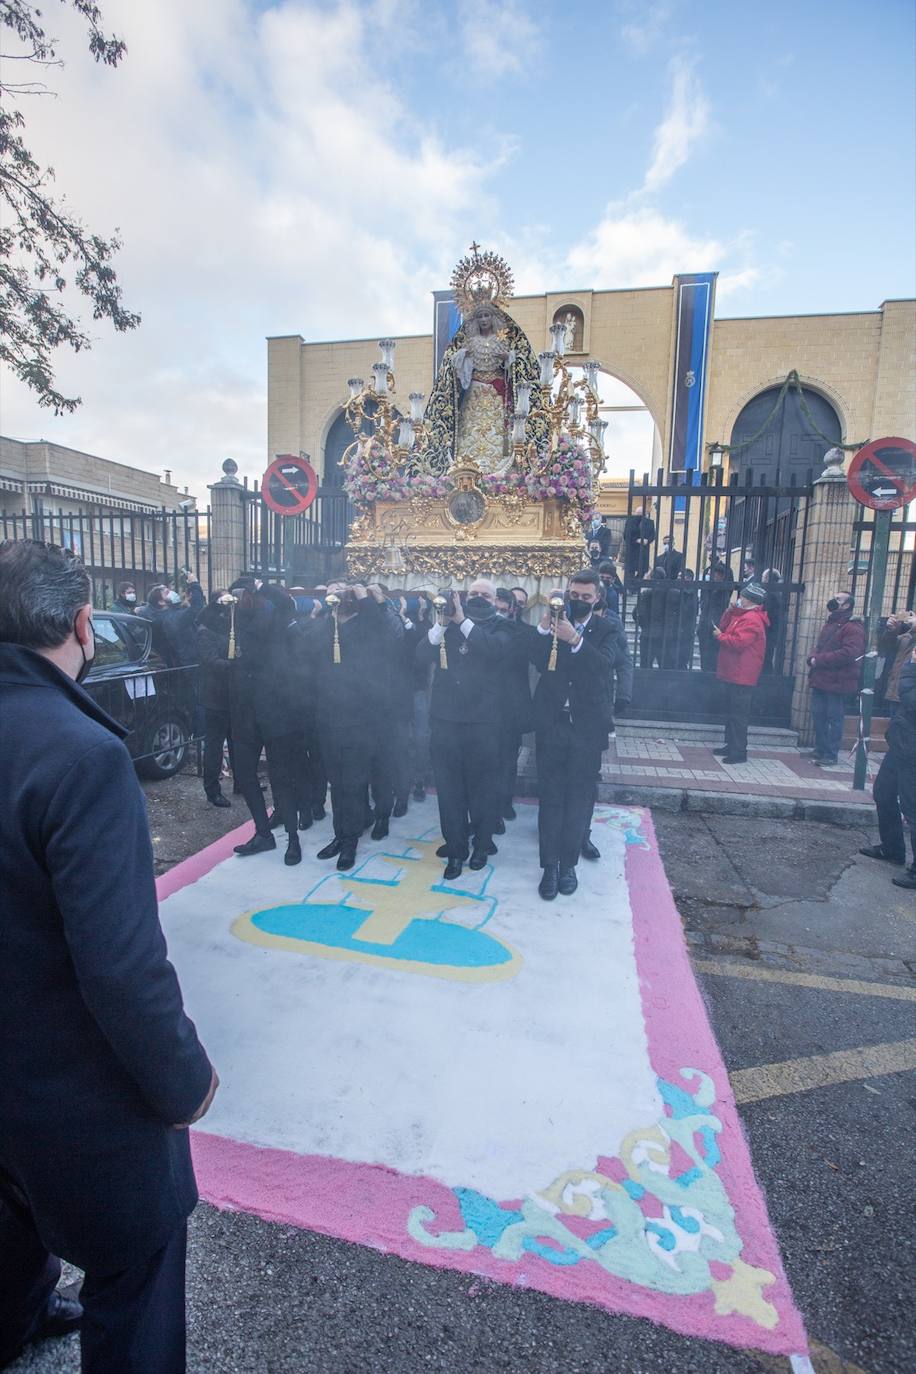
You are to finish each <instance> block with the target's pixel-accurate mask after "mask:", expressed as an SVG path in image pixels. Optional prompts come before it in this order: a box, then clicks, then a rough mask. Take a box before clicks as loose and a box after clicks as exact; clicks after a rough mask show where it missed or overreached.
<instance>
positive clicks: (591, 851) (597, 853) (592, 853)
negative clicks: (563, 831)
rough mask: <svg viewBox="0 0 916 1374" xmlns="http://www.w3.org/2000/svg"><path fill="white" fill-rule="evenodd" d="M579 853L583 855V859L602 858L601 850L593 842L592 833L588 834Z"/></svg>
mask: <svg viewBox="0 0 916 1374" xmlns="http://www.w3.org/2000/svg"><path fill="white" fill-rule="evenodd" d="M579 853H580V854H581V855H582V857H583V859H592V860H594V859H600V858H601V850H600V849H599V848H598V846H597V845H596V844H592V837H591V835H586V837H585V839H584V840H583V841H582V848H581V849H580V851H579Z"/></svg>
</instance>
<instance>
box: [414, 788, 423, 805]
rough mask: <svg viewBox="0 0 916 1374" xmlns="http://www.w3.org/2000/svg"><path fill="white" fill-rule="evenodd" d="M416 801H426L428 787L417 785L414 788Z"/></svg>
mask: <svg viewBox="0 0 916 1374" xmlns="http://www.w3.org/2000/svg"><path fill="white" fill-rule="evenodd" d="M413 799H414V801H426V788H425V787H420V786H417V787H415V788H414V789H413Z"/></svg>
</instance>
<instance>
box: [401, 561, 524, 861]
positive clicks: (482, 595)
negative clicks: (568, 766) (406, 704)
mask: <svg viewBox="0 0 916 1374" xmlns="http://www.w3.org/2000/svg"><path fill="white" fill-rule="evenodd" d="M445 614H446V615H447V616H448V623H447V625H445V626H444V627H443V626H442V625H441V624H438V623H437V624H435V625H433V626H431V627H430V629H429V631H428V633H427V635H426V637H425V639H423V640H421V641H420V643H419V644H418V646H417V656H418V658H419V659H420V660H421V662H431V663H433V664H434V667H435V674H434V677H433V686H432V697H431V700H430V709H429V717H430V741H429V752H430V758H431V760H432V766H433V774H434V777H435V780H436V791H437V793H438V797H439V823H440V825H441V827H442V837H443V839H444V841H445V843H444V845H443V846H442V850H441V851H440V857H443V858H447V860H448V863H447V866H446V869H445V879H446V881H448V882H451V881H452V880H453V879H455V878H458V877H460V875H461V870H462V866H463V865H464V863H465V861H466V860H467V858H468V853H469V851H470V860H471V861H470V867H471V868H473V869H481V868H483V867H484V866H485V865H486V862H487V858H488V856H489V855H490V854H495V853H496V849H495V847H494V845H493V833H494V830H495V828H496V820H497V814H498V805H499V758H500V752H499V730H500V725H499V722H500V709H501V697H502V664H503V660H504V659H505V656H506V654H507V652H508V650H509V646H510V644H511V643H512V638H513V626H512V625H511V623H510V622H509V621H507V620H505V619H503V618H502V617H501V616H499V615H497V613H496V584H495V583H494V582H491V581H490V580H489V579H488V578H484V577H481V578H478V579H477V580H476V582H472V583H471V585H470V587H469V588H468V594H467V599H466V602H465V604H464V606H462V604H461V598H460V597H459V595H458V593H457V592H452V593H451V594H450V596H449V598H448V602H447V607H446V612H445ZM472 832H473V846H472V844H471V839H472Z"/></svg>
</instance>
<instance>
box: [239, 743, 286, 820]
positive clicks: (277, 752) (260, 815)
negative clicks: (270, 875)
mask: <svg viewBox="0 0 916 1374" xmlns="http://www.w3.org/2000/svg"><path fill="white" fill-rule="evenodd" d="M297 740H298V736H297V735H280V736H278V737H277V738H276V739H269V740H262V739H259V738H257V739H251V738H245V739H237V740H236V741H235V780H236V782H237V783H238V785H239V787H240V788H241V789H242V796H243V797H244V798H245V805H246V806H247V807H248V810H249V811H250V812H251V819H252V820H253V821H254V826H255V830H256V831H257V832H258V834H259V835H269V834H270V826H269V825H268V823H267V806H266V805H265V802H264V793H263V792H262V791H261V786H260V783H259V782H258V760H259V759H260V757H261V749H262V748H263V749H264V751H265V753H266V754H267V776H268V778H269V779H270V790H271V792H272V793H273V799H274V806H275V807H276V808H277V810H278V811H279V812H280V815H281V816H282V817H283V825H284V827H285V829H286V833H287V835H290V836H292V835H297V834H298V826H299V814H298V806H297V799H296V748H297Z"/></svg>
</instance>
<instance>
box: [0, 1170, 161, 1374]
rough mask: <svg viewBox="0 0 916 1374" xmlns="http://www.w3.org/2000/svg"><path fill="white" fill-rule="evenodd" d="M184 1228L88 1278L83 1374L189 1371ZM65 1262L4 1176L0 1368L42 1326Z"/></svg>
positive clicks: (0, 1241)
mask: <svg viewBox="0 0 916 1374" xmlns="http://www.w3.org/2000/svg"><path fill="white" fill-rule="evenodd" d="M187 1237H188V1228H187V1223H183V1224H182V1225H181V1226H180V1227H178V1229H177V1230H176V1231H174V1232H173V1234H172V1236H171V1238H170V1240H169V1241H168V1243H167V1244H166V1245H165V1246H164V1247H163V1248H162V1249H161V1250H159V1251H157V1252H156V1254H154V1255H152V1256H150V1258H149V1259H145V1260H142V1261H141V1262H140V1263H138V1264H135V1265H132V1266H131V1268H129V1269H122V1270H120V1271H119V1272H118V1273H115V1274H105V1275H100V1274H91V1273H90V1274H87V1275H86V1277H85V1279H84V1280H83V1288H82V1292H81V1293H80V1302H81V1303H82V1304H83V1314H84V1315H83V1324H82V1329H81V1332H80V1342H81V1348H82V1366H81V1368H82V1371H83V1374H184V1371H185V1368H186V1364H185V1254H186V1249H187ZM59 1278H60V1260H59V1259H57V1257H56V1256H55V1255H51V1254H49V1253H48V1251H47V1250H46V1249H45V1247H44V1245H42V1243H41V1239H40V1237H39V1235H38V1232H37V1231H36V1229H35V1225H34V1223H33V1221H32V1217H31V1215H30V1213H29V1211H28V1207H27V1206H26V1205H25V1202H24V1199H22V1198H21V1195H20V1198H19V1199H18V1200H17V1199H16V1198H14V1197H13V1196H12V1193H11V1192H9V1191H8V1190H7V1188H6V1187H5V1186H4V1183H3V1180H2V1179H0V1368H2V1367H3V1366H4V1365H5V1364H6V1363H7V1362H8V1361H10V1360H11V1359H12V1358H13V1356H14V1355H15V1354H16V1353H17V1351H18V1350H19V1349H20V1348H21V1347H22V1345H24V1344H25V1342H26V1341H28V1340H30V1339H31V1338H32V1337H33V1336H34V1335H35V1333H36V1331H37V1330H38V1328H39V1327H40V1326H41V1323H42V1320H43V1318H44V1314H45V1310H46V1308H47V1304H48V1299H49V1298H50V1296H51V1293H52V1292H53V1290H54V1288H55V1287H56V1286H57V1281H58V1279H59Z"/></svg>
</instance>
